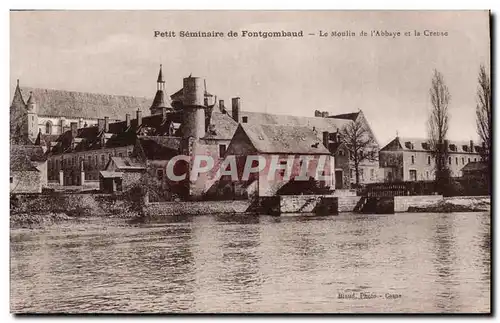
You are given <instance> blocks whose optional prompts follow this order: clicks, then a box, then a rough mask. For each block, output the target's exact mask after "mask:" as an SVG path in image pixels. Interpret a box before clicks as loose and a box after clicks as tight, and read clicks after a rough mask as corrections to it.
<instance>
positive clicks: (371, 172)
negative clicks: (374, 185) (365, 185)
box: [370, 168, 375, 180]
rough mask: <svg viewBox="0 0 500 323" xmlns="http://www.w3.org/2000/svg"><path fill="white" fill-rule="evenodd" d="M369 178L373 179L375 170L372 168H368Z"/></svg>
mask: <svg viewBox="0 0 500 323" xmlns="http://www.w3.org/2000/svg"><path fill="white" fill-rule="evenodd" d="M370 178H371V179H372V180H373V179H375V170H374V169H373V168H372V169H370Z"/></svg>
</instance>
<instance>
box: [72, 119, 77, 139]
mask: <svg viewBox="0 0 500 323" xmlns="http://www.w3.org/2000/svg"><path fill="white" fill-rule="evenodd" d="M70 129H71V137H73V138H76V136H77V135H78V122H71V123H70Z"/></svg>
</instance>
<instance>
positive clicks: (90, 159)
mask: <svg viewBox="0 0 500 323" xmlns="http://www.w3.org/2000/svg"><path fill="white" fill-rule="evenodd" d="M88 160H89V164H88V167H90V166H91V165H92V156H89V157H88Z"/></svg>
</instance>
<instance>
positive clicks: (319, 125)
mask: <svg viewBox="0 0 500 323" xmlns="http://www.w3.org/2000/svg"><path fill="white" fill-rule="evenodd" d="M240 117H241V118H243V117H247V123H249V124H276V125H283V126H298V127H309V128H311V129H312V128H313V127H314V128H315V129H316V130H317V131H318V132H323V131H328V132H335V131H337V129H341V128H342V127H344V126H345V125H346V124H348V123H350V122H352V121H351V120H344V119H334V118H320V117H302V116H293V115H281V114H272V113H265V112H250V111H242V112H241V113H240Z"/></svg>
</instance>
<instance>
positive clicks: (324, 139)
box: [323, 131, 330, 150]
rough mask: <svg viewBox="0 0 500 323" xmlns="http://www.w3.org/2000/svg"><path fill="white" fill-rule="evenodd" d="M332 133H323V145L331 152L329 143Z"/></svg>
mask: <svg viewBox="0 0 500 323" xmlns="http://www.w3.org/2000/svg"><path fill="white" fill-rule="evenodd" d="M329 137H330V133H329V132H328V131H323V145H325V147H326V149H328V150H330V148H329V145H328V143H329V142H330V138H329Z"/></svg>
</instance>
